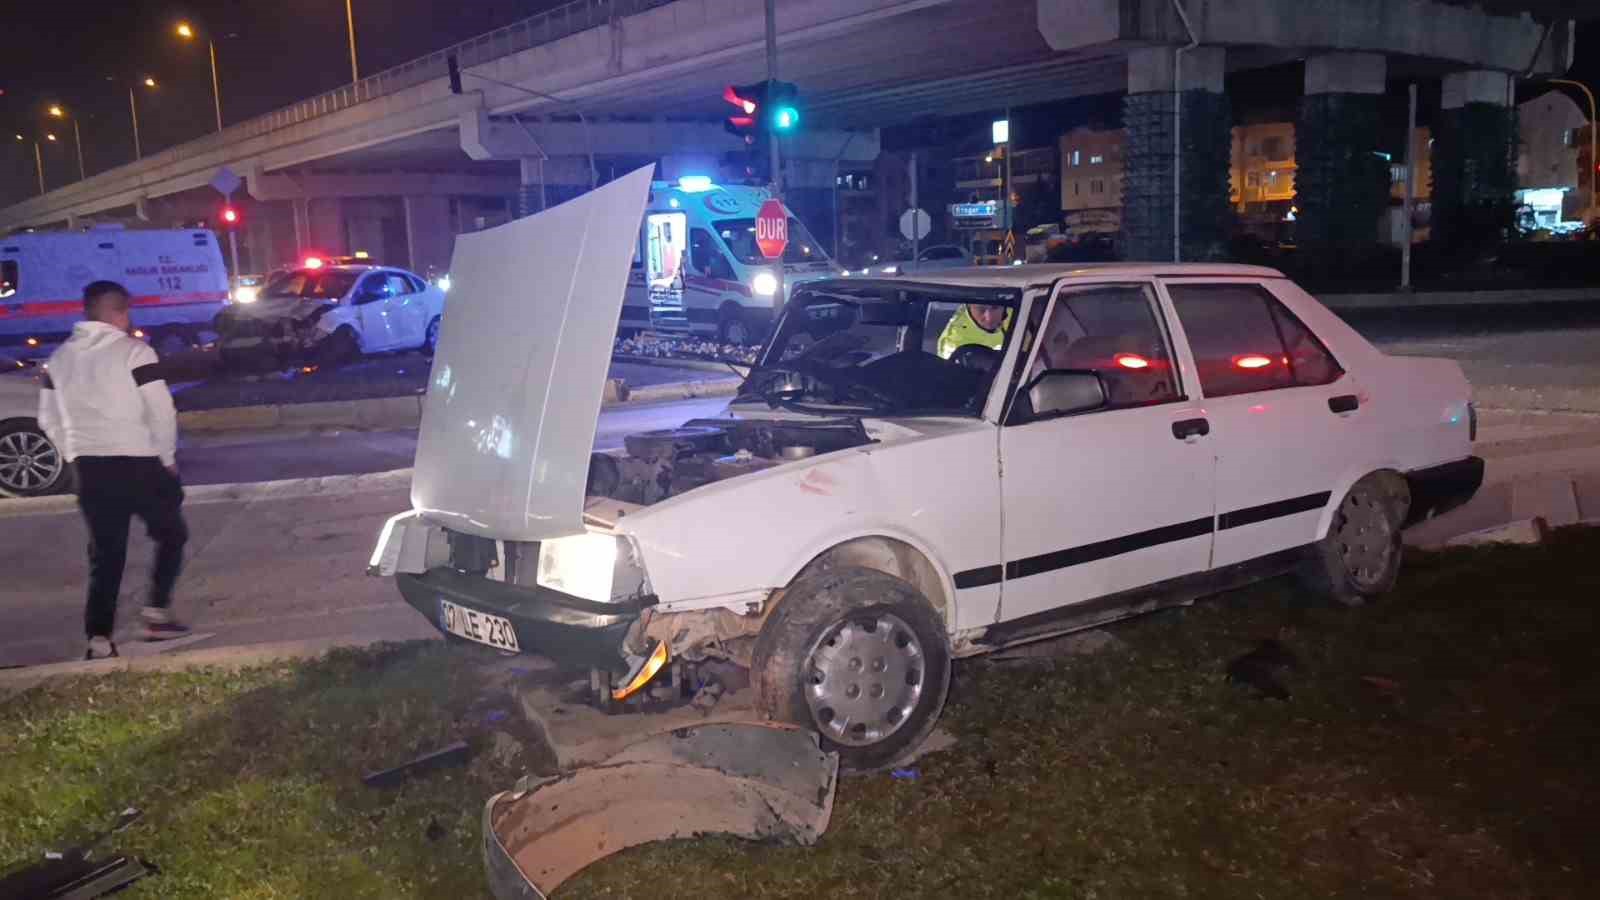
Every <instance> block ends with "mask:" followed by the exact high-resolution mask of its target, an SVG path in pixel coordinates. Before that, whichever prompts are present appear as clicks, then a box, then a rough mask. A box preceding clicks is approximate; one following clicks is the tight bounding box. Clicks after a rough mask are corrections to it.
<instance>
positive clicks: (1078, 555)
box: [1006, 516, 1211, 581]
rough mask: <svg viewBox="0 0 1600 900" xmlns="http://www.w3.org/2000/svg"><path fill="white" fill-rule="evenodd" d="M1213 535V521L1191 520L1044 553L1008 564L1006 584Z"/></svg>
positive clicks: (1208, 518) (1209, 518) (1207, 518)
mask: <svg viewBox="0 0 1600 900" xmlns="http://www.w3.org/2000/svg"><path fill="white" fill-rule="evenodd" d="M1210 533H1211V517H1210V516H1206V517H1205V518H1204V519H1192V520H1190V521H1188V522H1179V523H1178V524H1176V525H1167V526H1165V527H1162V528H1152V529H1150V530H1149V531H1140V532H1137V533H1134V534H1126V535H1123V536H1122V537H1115V538H1111V539H1110V540H1105V541H1095V542H1094V543H1092V544H1084V545H1083V546H1081V547H1068V548H1067V549H1065V550H1056V551H1053V552H1050V553H1041V554H1040V555H1038V556H1029V557H1027V558H1025V559H1018V560H1013V561H1011V562H1008V563H1006V580H1008V581H1009V580H1011V579H1013V578H1027V577H1028V576H1029V575H1038V574H1041V573H1043V572H1051V571H1054V570H1056V569H1065V568H1067V567H1069V566H1080V565H1083V564H1084V563H1091V562H1096V561H1098V560H1102V559H1106V558H1109V557H1112V556H1121V555H1122V554H1124V553H1132V552H1133V551H1135V550H1143V549H1145V548H1147V547H1155V546H1157V545H1159V544H1168V543H1171V542H1173V541H1183V540H1188V539H1189V538H1193V537H1199V536H1201V535H1203V534H1210Z"/></svg>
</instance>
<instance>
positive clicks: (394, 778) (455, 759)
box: [361, 741, 471, 787]
mask: <svg viewBox="0 0 1600 900" xmlns="http://www.w3.org/2000/svg"><path fill="white" fill-rule="evenodd" d="M470 755H471V751H470V750H469V749H468V748H467V744H466V742H465V741H456V742H455V743H454V744H451V745H450V746H448V747H444V748H442V749H439V750H435V751H433V752H432V753H424V754H423V755H421V756H419V757H417V758H416V759H413V760H411V761H410V762H404V763H401V764H400V765H398V766H395V767H394V768H392V769H384V770H382V771H379V772H371V773H369V774H367V775H366V776H365V777H363V778H362V779H361V783H362V784H365V785H366V786H367V787H393V786H394V785H397V784H399V783H401V782H402V781H405V780H406V779H407V778H410V777H411V776H413V775H422V774H425V773H428V772H432V771H434V770H436V769H442V768H444V767H446V766H464V765H466V764H467V757H469V756H470Z"/></svg>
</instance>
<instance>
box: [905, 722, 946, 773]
mask: <svg viewBox="0 0 1600 900" xmlns="http://www.w3.org/2000/svg"><path fill="white" fill-rule="evenodd" d="M955 745H956V736H955V735H953V734H951V733H950V732H948V731H945V730H944V729H943V728H935V729H934V730H933V731H932V732H930V733H929V734H928V736H927V737H925V738H923V739H922V743H920V744H918V745H916V746H915V747H912V748H911V749H910V750H908V751H906V753H905V755H903V756H901V757H900V758H899V759H897V760H895V764H896V765H898V766H899V767H901V768H909V767H910V766H911V764H912V763H914V762H916V761H917V760H919V759H922V758H923V757H924V756H932V755H933V754H935V753H943V752H944V751H946V750H949V749H950V748H951V747H954V746H955Z"/></svg>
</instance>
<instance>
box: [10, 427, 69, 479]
mask: <svg viewBox="0 0 1600 900" xmlns="http://www.w3.org/2000/svg"><path fill="white" fill-rule="evenodd" d="M61 465H62V464H61V454H60V453H57V452H56V448H55V446H54V445H53V444H51V443H50V441H48V440H46V439H45V437H44V435H42V434H36V433H34V432H31V431H15V432H12V433H11V434H8V435H5V436H4V437H0V487H3V488H5V489H6V490H8V491H13V492H30V491H37V490H42V489H44V488H46V487H49V486H50V485H51V484H54V483H55V480H56V478H58V477H59V476H60V475H61Z"/></svg>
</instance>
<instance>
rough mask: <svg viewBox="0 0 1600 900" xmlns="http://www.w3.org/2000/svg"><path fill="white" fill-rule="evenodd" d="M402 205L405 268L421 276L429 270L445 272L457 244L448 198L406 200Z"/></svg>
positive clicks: (409, 197)
mask: <svg viewBox="0 0 1600 900" xmlns="http://www.w3.org/2000/svg"><path fill="white" fill-rule="evenodd" d="M402 202H403V204H404V206H405V215H406V258H407V264H408V265H410V267H411V270H412V271H413V272H416V273H417V274H418V275H423V276H426V275H427V274H428V269H430V268H432V269H435V270H437V271H439V272H445V271H448V270H449V268H450V254H451V253H452V252H453V251H454V250H455V240H456V231H455V223H454V222H453V221H452V216H451V215H450V198H449V197H440V196H431V195H428V196H408V197H405V198H403V200H402Z"/></svg>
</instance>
